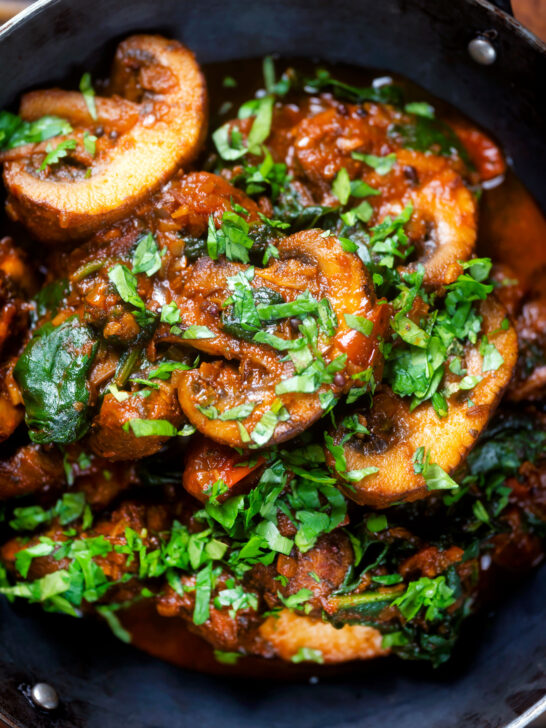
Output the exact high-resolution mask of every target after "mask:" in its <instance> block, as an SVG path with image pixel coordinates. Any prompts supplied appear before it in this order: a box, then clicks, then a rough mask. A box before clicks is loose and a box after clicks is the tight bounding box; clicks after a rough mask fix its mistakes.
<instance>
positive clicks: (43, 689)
mask: <svg viewBox="0 0 546 728" xmlns="http://www.w3.org/2000/svg"><path fill="white" fill-rule="evenodd" d="M30 697H31V698H32V702H33V703H35V704H36V705H37V706H38V707H39V708H43V709H44V710H55V708H57V707H58V706H59V696H58V695H57V691H56V690H55V688H52V687H51V685H48V684H47V683H36V685H34V687H33V688H32V690H31V691H30Z"/></svg>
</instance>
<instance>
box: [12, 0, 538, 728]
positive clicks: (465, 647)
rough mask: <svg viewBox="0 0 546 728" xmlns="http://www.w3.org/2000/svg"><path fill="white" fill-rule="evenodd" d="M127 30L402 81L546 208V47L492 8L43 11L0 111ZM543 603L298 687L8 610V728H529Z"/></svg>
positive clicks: (143, 6) (181, 1) (101, 54)
mask: <svg viewBox="0 0 546 728" xmlns="http://www.w3.org/2000/svg"><path fill="white" fill-rule="evenodd" d="M497 4H498V5H501V6H502V7H503V9H504V11H506V10H509V7H507V6H509V3H508V2H506V1H505V0H503V2H498V3H497ZM134 31H158V32H163V33H165V34H166V35H171V36H175V37H177V38H179V39H180V40H182V41H183V42H185V43H186V44H187V45H188V46H190V47H191V48H192V49H193V50H194V51H195V52H196V53H197V56H198V59H199V60H200V61H201V62H209V61H222V60H228V59H234V58H255V57H258V56H262V55H265V54H267V53H272V52H275V53H280V54H281V55H286V56H291V57H294V56H303V57H318V58H321V59H324V60H328V61H341V62H345V63H350V64H353V65H361V66H366V67H372V68H373V67H377V68H380V69H389V70H392V71H394V72H398V73H401V74H403V75H405V76H407V77H409V78H410V79H411V80H413V81H415V82H417V83H418V84H420V85H422V86H424V87H425V88H427V89H428V90H429V91H431V92H432V93H434V94H435V95H437V96H439V97H441V98H443V99H445V100H446V101H449V102H450V103H452V104H453V105H455V106H457V107H458V108H459V109H461V110H462V111H463V112H465V113H466V114H468V116H470V117H471V118H473V119H474V120H475V121H477V122H478V123H479V124H481V125H483V126H484V127H486V128H488V129H490V130H491V131H492V132H493V133H494V134H495V136H496V137H497V139H498V140H499V141H500V142H501V144H502V145H503V147H504V149H505V150H506V152H507V154H508V156H509V158H510V159H511V161H512V164H513V166H514V168H515V171H516V173H517V174H518V175H519V176H520V178H521V179H522V180H523V181H524V182H525V184H526V185H527V186H528V188H529V189H530V190H531V192H532V193H533V194H534V195H535V197H536V198H537V199H538V200H539V202H540V203H541V204H542V207H543V209H546V188H545V186H544V185H543V184H542V175H543V169H544V166H545V162H546V154H545V140H544V123H543V120H542V115H543V110H542V109H541V108H540V106H539V104H540V100H541V98H542V95H543V91H544V89H543V84H544V79H545V78H546V49H545V47H544V45H543V44H541V43H540V42H539V41H538V40H537V39H536V38H535V37H534V36H533V35H532V34H530V33H528V32H527V31H525V30H524V29H523V28H522V27H521V26H520V25H519V24H518V23H517V22H516V21H514V20H513V19H512V18H511V17H510V16H509V15H508V14H507V13H506V12H503V11H502V10H499V9H498V8H496V7H494V6H493V5H492V4H491V3H489V2H486V1H485V0H336V2H335V3H334V2H332V0H267V1H266V0H254V2H251V1H250V0H199V1H198V2H196V1H195V0H92V1H90V0H42V1H41V2H38V3H36V4H35V5H34V6H33V7H32V8H31V9H30V10H28V11H26V12H25V13H24V14H23V15H22V16H20V17H19V18H18V19H16V20H14V21H11V22H10V23H8V24H7V25H6V26H4V28H3V29H2V31H0V68H1V69H2V84H1V85H0V108H4V107H6V106H9V105H10V104H12V103H13V102H14V100H15V98H16V97H17V96H18V94H19V93H20V92H21V91H23V90H25V89H27V88H29V87H32V86H36V85H39V84H44V83H47V84H50V83H51V82H62V81H66V80H67V79H70V78H71V77H72V80H73V79H74V78H77V77H78V74H81V71H82V69H85V70H88V69H93V68H98V67H100V66H101V64H102V63H104V62H105V61H106V60H107V59H109V58H111V54H112V49H113V47H114V45H115V42H116V41H117V40H118V39H120V38H121V37H123V36H125V35H127V34H128V33H131V32H134ZM479 36H483V37H485V38H486V39H487V40H488V41H489V42H490V43H491V44H492V46H493V48H494V49H495V51H496V60H495V61H494V63H492V64H491V65H481V64H479V63H477V62H476V61H475V60H473V59H472V58H471V56H470V55H469V52H468V44H469V42H470V41H472V40H473V39H475V38H476V37H479ZM521 244H522V246H524V241H521ZM545 244H546V241H545ZM522 254H525V251H524V247H523V248H522ZM545 603H546V571H545V570H542V571H541V572H538V573H537V574H535V575H534V577H532V578H531V579H529V580H528V581H527V582H526V583H525V584H524V585H523V586H522V587H521V588H520V589H519V590H517V591H516V592H515V593H514V594H513V595H512V597H511V598H510V599H509V600H508V601H506V602H505V603H503V604H502V606H501V607H499V609H498V611H497V612H496V613H495V614H493V613H489V614H484V615H482V616H481V617H480V618H478V619H477V620H475V621H474V622H473V624H471V625H470V627H469V629H468V630H467V634H466V637H465V638H464V639H463V641H462V644H461V648H460V649H459V651H458V653H457V654H456V656H455V659H454V660H453V661H452V662H451V663H450V664H449V665H448V666H446V667H444V668H442V669H440V670H438V671H435V672H432V671H431V670H430V669H428V668H424V667H421V666H419V665H415V664H400V663H399V662H394V661H390V660H385V661H380V662H374V663H371V664H364V665H362V666H361V667H359V668H357V669H356V670H355V672H353V673H351V674H350V675H347V674H345V675H344V676H343V677H337V678H335V679H330V680H327V681H325V680H321V681H320V682H319V683H318V684H308V683H303V684H302V683H296V684H295V683H271V682H269V683H263V682H257V681H256V682H252V681H251V680H248V679H245V680H242V679H240V678H239V679H226V678H222V679H219V678H213V677H208V676H205V675H201V674H197V673H191V672H186V671H183V670H180V669H177V668H174V667H172V666H170V665H167V664H165V663H162V662H159V661H158V660H155V659H153V658H150V657H148V656H146V655H144V654H141V653H139V652H137V651H136V650H133V649H132V648H131V647H128V646H125V645H123V644H121V643H118V642H117V641H116V640H115V639H114V638H113V637H111V636H110V635H109V634H108V633H107V632H106V630H105V629H102V628H101V626H100V625H98V624H94V623H88V622H78V621H75V620H74V621H72V620H70V619H67V618H61V617H57V616H54V615H43V616H42V615H40V614H38V612H36V611H34V610H32V609H30V610H29V609H22V608H20V607H16V608H15V609H14V608H13V607H11V606H10V605H8V604H7V603H6V602H4V601H1V602H0V725H1V724H2V720H3V722H4V724H5V725H7V726H9V727H10V728H13V727H15V728H53V727H57V728H78V727H80V726H81V727H82V728H83V727H85V728H120V727H121V726H123V725H130V726H131V728H178V727H179V726H181V727H182V726H183V727H185V726H199V728H209V727H212V726H214V728H218V727H220V728H232V727H233V728H235V727H236V728H256V727H258V728H261V727H262V726H264V727H267V728H275V727H277V726H279V727H280V726H282V727H283V728H296V727H297V728H325V727H326V726H328V727H329V728H349V727H351V728H364V727H365V728H378V727H381V728H384V727H385V726H387V727H389V728H390V726H396V728H440V726H441V728H455V727H456V728H500V727H501V726H509V725H510V726H511V728H520V726H524V725H527V724H528V722H529V720H530V719H531V718H532V717H533V716H534V715H537V714H539V713H540V712H541V710H542V708H543V707H544V708H546V699H545V698H544V696H546V630H545V629H544V611H545V608H544V604H545ZM38 680H45V681H47V682H49V683H51V684H53V685H54V686H55V688H56V689H57V691H58V693H59V695H60V698H61V704H60V707H59V708H58V709H57V710H56V711H53V712H51V713H46V712H41V711H39V710H38V709H36V708H35V707H34V705H33V704H32V703H31V701H30V700H29V699H28V697H27V696H28V692H29V687H30V686H31V685H33V684H34V683H35V682H36V681H38Z"/></svg>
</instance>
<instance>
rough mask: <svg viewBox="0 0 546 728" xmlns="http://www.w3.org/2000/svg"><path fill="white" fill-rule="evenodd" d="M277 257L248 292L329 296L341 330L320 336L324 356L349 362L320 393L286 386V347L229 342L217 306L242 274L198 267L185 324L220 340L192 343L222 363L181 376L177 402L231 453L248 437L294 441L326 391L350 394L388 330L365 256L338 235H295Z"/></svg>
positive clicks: (237, 268) (235, 268)
mask: <svg viewBox="0 0 546 728" xmlns="http://www.w3.org/2000/svg"><path fill="white" fill-rule="evenodd" d="M278 250H279V256H280V259H279V260H278V261H275V262H273V263H272V264H271V265H269V266H268V267H267V268H264V269H256V270H255V273H254V278H253V279H252V281H251V283H250V285H251V287H252V288H253V290H260V289H264V288H268V289H269V290H270V291H275V292H277V293H278V294H280V295H281V297H282V299H281V300H283V301H288V302H291V301H294V300H295V299H296V298H297V296H298V295H299V294H302V293H303V292H304V291H309V292H310V293H311V294H312V296H314V298H315V300H316V301H319V300H323V299H325V298H326V299H328V301H329V305H330V306H331V310H332V311H333V313H334V314H335V324H332V326H333V329H332V332H331V335H330V336H322V335H321V336H319V338H318V349H319V352H320V356H321V357H322V361H323V362H324V363H325V365H326V366H327V365H328V364H330V363H331V362H333V361H334V360H335V359H336V358H338V357H343V358H340V359H338V361H339V362H341V364H340V367H339V368H340V370H341V371H338V372H337V375H339V376H337V375H336V377H335V378H334V376H333V375H332V376H331V377H330V376H329V377H326V379H325V381H324V383H319V384H317V386H316V387H314V386H309V387H302V388H301V389H299V388H297V387H294V389H293V390H292V389H290V387H289V386H285V387H283V386H282V383H283V382H285V381H286V380H288V379H291V378H294V377H295V375H296V374H297V372H296V370H295V367H294V364H293V362H292V361H291V360H290V358H289V357H287V356H286V350H287V349H289V346H286V347H285V349H284V350H283V349H281V350H276V349H275V348H274V347H272V346H270V345H269V344H267V343H266V342H263V343H258V342H257V341H250V342H246V341H243V340H240V339H237V338H235V337H233V336H228V335H226V333H224V331H223V330H222V327H221V323H220V321H219V318H218V310H219V306H221V304H222V302H223V301H225V300H226V299H227V298H228V296H229V295H230V291H229V287H228V283H227V279H228V278H229V277H230V276H233V275H234V274H236V273H240V272H242V271H244V270H245V267H244V266H241V265H237V264H233V263H232V264H229V263H226V262H218V263H215V262H213V261H211V260H210V259H203V260H202V261H200V262H199V263H198V264H197V265H196V266H195V270H194V271H193V275H192V277H191V281H190V282H189V283H188V284H187V285H186V287H185V289H184V291H183V292H182V297H181V300H180V309H181V316H182V319H183V321H184V323H185V324H186V325H188V326H189V325H191V324H192V323H193V322H194V321H196V320H197V321H199V322H200V323H205V324H206V325H207V326H208V327H209V328H210V330H211V331H212V332H213V334H214V336H213V337H212V338H207V339H201V340H199V339H196V340H193V341H192V346H194V347H195V348H197V349H200V350H202V351H205V352H206V353H208V354H211V355H216V356H222V357H223V359H221V360H217V361H215V362H212V363H208V362H205V363H203V364H201V366H200V367H199V368H198V369H194V370H190V371H187V372H181V374H180V380H179V381H180V384H179V388H178V396H179V401H180V406H181V407H182V409H183V411H184V413H185V414H186V416H187V417H188V419H189V420H190V422H191V423H192V424H193V425H195V427H197V429H198V430H200V431H201V432H202V433H203V434H205V435H207V436H208V437H210V438H212V439H213V440H216V441H217V442H220V443H224V444H227V445H231V446H232V447H245V446H247V445H248V444H249V443H250V442H251V440H254V442H255V443H256V444H258V445H263V444H266V443H268V444H273V443H277V442H283V441H285V440H288V439H290V438H292V437H294V436H295V435H297V434H298V433H300V432H302V431H303V430H305V429H306V428H307V427H309V426H310V425H311V424H312V423H313V422H314V421H315V420H317V419H318V418H319V417H320V416H321V414H322V413H323V412H324V406H323V403H322V402H321V398H320V395H321V394H322V395H324V394H327V393H328V392H332V393H333V395H334V396H339V395H340V394H341V392H343V391H348V389H349V388H350V387H351V385H352V384H353V383H354V380H352V379H351V375H352V374H353V373H354V372H360V371H363V370H364V369H366V368H367V367H369V366H375V365H376V364H377V362H378V361H379V360H380V353H379V347H378V341H377V338H378V336H379V335H380V334H381V333H382V331H383V328H384V326H385V324H386V320H385V315H384V314H385V311H386V310H387V309H386V307H385V306H379V305H377V304H376V301H375V295H374V292H373V286H372V285H371V282H370V280H369V278H368V273H367V271H366V269H365V268H364V266H363V265H362V263H361V261H360V260H359V258H358V257H357V256H355V255H353V254H351V253H346V252H345V251H344V250H343V248H342V247H341V245H340V243H339V241H338V240H337V238H335V237H324V233H323V231H321V230H308V231H304V232H301V233H297V234H295V235H292V236H290V237H288V238H286V239H284V240H282V241H280V242H279V243H278ZM211 304H214V306H215V308H214V309H213V308H212V307H211ZM211 312H212V313H211ZM345 314H348V315H353V316H358V317H361V319H367V320H369V321H370V329H371V330H370V333H369V335H368V336H366V335H364V334H363V333H360V332H358V331H355V330H354V329H352V328H351V326H350V325H349V323H347V321H346V319H345ZM298 321H299V320H296V323H298ZM276 330H277V331H278V333H279V334H282V337H280V338H283V339H286V340H289V342H292V341H293V340H294V339H295V338H301V334H300V333H299V332H296V333H294V330H293V328H291V326H290V324H289V323H288V322H286V321H285V322H284V323H281V324H279V325H278V326H277V327H276ZM345 356H346V358H345ZM226 360H231V361H226ZM300 373H301V372H300ZM332 380H333V381H332Z"/></svg>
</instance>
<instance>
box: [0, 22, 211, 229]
mask: <svg viewBox="0 0 546 728" xmlns="http://www.w3.org/2000/svg"><path fill="white" fill-rule="evenodd" d="M109 91H110V92H111V93H112V94H114V95H113V96H112V97H111V98H105V99H102V98H97V100H96V106H97V119H96V120H93V119H92V118H91V116H90V114H89V112H87V113H86V109H85V108H84V107H85V102H84V99H83V97H82V96H81V95H80V94H75V93H73V92H69V93H64V92H62V91H60V90H58V89H54V90H53V91H51V92H48V91H44V92H40V94H39V95H37V94H36V92H34V93H33V95H31V96H30V97H26V98H25V99H24V100H23V103H22V105H21V113H22V115H23V118H28V119H33V118H35V117H36V115H42V114H44V113H56V112H57V113H58V112H62V113H63V114H64V115H65V116H68V117H69V118H70V119H71V121H72V122H73V123H74V124H82V126H84V127H86V128H88V129H90V130H92V131H95V132H97V131H98V130H99V128H100V127H101V126H102V127H103V129H102V130H103V131H105V132H110V131H111V132H112V134H109V133H105V134H103V136H102V137H99V139H98V141H97V155H96V157H94V158H93V159H92V163H91V165H90V166H89V167H88V169H87V170H85V169H84V168H83V167H82V166H81V165H80V167H79V168H78V167H74V166H72V167H71V166H70V165H68V164H66V163H64V162H62V163H60V164H58V165H57V167H56V171H54V172H53V171H51V170H50V171H49V172H47V171H40V170H39V169H38V167H37V166H36V167H35V166H34V160H35V157H33V156H30V157H29V158H28V159H24V160H18V161H11V162H6V164H5V165H4V180H5V183H6V186H7V188H8V191H9V200H8V211H9V213H10V214H11V216H12V217H14V218H16V219H20V220H21V221H22V222H23V223H24V224H26V225H27V226H28V227H29V229H30V230H31V231H32V233H33V234H34V235H35V236H36V237H37V238H38V239H40V240H45V241H65V240H72V239H78V238H81V237H83V236H85V235H89V234H91V233H93V232H94V231H95V230H97V229H98V228H99V227H101V226H104V225H105V224H108V223H112V222H114V221H115V220H119V219H121V218H122V217H123V216H124V215H126V214H127V212H128V211H129V210H131V209H132V208H133V207H134V206H135V205H136V204H137V203H138V202H139V201H140V200H142V199H143V198H144V197H145V196H146V195H148V194H150V193H151V192H153V191H154V190H156V189H157V188H158V187H159V186H160V185H161V184H162V183H163V182H165V181H166V180H167V179H168V178H169V177H171V176H172V175H173V174H174V172H175V171H176V170H177V169H178V168H179V167H180V166H182V165H185V164H187V163H188V162H189V161H190V160H191V159H193V157H195V155H196V154H197V152H198V151H199V148H200V145H201V142H202V141H203V138H204V135H205V133H206V126H207V123H206V107H207V101H206V89H205V82H204V79H203V76H202V74H201V71H200V69H199V66H198V65H197V63H196V61H195V58H194V56H193V54H192V53H191V52H190V51H189V50H188V49H187V48H185V47H184V46H182V45H181V44H180V43H177V42H176V41H171V40H167V39H165V38H162V37H160V36H153V35H135V36H132V37H130V38H128V39H127V40H125V41H123V42H122V43H121V44H120V45H119V47H118V50H117V53H116V57H115V61H114V66H113V70H112V76H111V83H110V89H109ZM116 95H121V96H122V97H124V98H123V99H122V100H121V101H120V102H119V103H118V100H117V96H116ZM77 131H78V129H77V128H76V132H77ZM112 135H114V137H116V140H115V142H112V141H111V138H112ZM103 138H104V140H105V141H104V143H102V142H101V140H102V139H103ZM108 140H110V141H108ZM101 149H102V151H101ZM70 154H72V152H70ZM42 159H43V154H42V155H41V156H40V155H38V161H39V163H41V162H42ZM67 159H70V156H68V157H67ZM88 175H89V176H88Z"/></svg>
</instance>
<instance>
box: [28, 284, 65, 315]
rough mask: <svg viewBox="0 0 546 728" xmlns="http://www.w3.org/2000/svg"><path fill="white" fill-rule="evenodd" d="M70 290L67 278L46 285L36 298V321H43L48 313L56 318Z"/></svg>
mask: <svg viewBox="0 0 546 728" xmlns="http://www.w3.org/2000/svg"><path fill="white" fill-rule="evenodd" d="M68 290H69V286H68V281H67V279H66V278H61V279H60V280H58V281H53V282H52V283H48V284H47V285H45V286H44V287H43V288H42V289H41V290H40V291H39V292H38V293H37V294H36V296H35V298H34V301H35V303H36V313H35V316H34V318H35V320H36V321H37V320H38V319H41V318H42V316H45V315H46V313H50V314H51V315H52V316H55V314H56V313H57V311H58V310H59V304H60V303H61V301H62V300H63V298H64V297H65V296H66V294H67V293H68Z"/></svg>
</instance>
